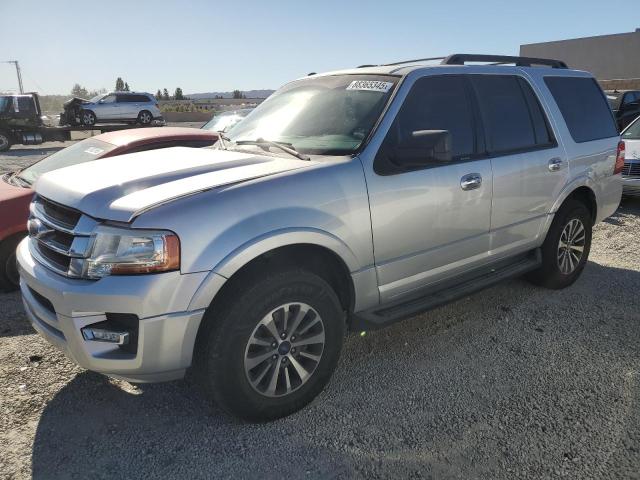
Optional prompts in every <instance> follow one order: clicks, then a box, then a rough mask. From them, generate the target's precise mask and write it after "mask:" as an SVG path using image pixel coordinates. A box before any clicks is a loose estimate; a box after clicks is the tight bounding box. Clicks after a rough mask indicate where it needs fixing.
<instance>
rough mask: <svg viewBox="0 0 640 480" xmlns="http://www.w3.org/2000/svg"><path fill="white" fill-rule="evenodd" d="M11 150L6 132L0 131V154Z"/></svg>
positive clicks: (9, 138)
mask: <svg viewBox="0 0 640 480" xmlns="http://www.w3.org/2000/svg"><path fill="white" fill-rule="evenodd" d="M10 148H11V137H10V136H9V134H8V133H7V132H3V131H1V130H0V152H6V151H7V150H9V149H10Z"/></svg>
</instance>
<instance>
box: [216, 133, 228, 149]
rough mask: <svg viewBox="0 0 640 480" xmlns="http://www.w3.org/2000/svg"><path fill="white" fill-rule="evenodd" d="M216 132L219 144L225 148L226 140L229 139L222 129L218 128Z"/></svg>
mask: <svg viewBox="0 0 640 480" xmlns="http://www.w3.org/2000/svg"><path fill="white" fill-rule="evenodd" d="M216 133H217V134H218V140H219V141H220V146H221V147H222V149H223V150H226V149H227V142H228V141H230V140H231V139H230V138H229V137H227V136H226V135H225V134H224V131H223V130H219V131H217V132H216Z"/></svg>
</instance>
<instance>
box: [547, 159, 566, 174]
mask: <svg viewBox="0 0 640 480" xmlns="http://www.w3.org/2000/svg"><path fill="white" fill-rule="evenodd" d="M562 163H563V162H562V160H561V159H560V158H557V157H556V158H552V159H551V160H549V171H550V172H557V171H558V170H560V169H561V168H562Z"/></svg>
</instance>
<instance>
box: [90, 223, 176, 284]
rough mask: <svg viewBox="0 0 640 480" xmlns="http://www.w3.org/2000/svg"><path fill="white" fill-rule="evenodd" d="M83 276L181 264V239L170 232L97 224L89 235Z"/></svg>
mask: <svg viewBox="0 0 640 480" xmlns="http://www.w3.org/2000/svg"><path fill="white" fill-rule="evenodd" d="M92 244H93V245H92V247H91V255H90V256H89V258H88V259H87V261H86V268H85V276H86V277H88V278H102V277H105V276H107V275H133V274H139V273H154V272H168V271H170V270H178V269H179V268H180V240H179V239H178V237H177V235H176V234H175V233H172V232H163V231H158V230H127V229H124V228H117V227H109V226H100V227H98V228H96V230H95V232H94V233H93V235H92Z"/></svg>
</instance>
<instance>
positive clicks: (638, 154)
mask: <svg viewBox="0 0 640 480" xmlns="http://www.w3.org/2000/svg"><path fill="white" fill-rule="evenodd" d="M622 140H623V141H624V146H625V149H624V168H623V169H622V194H623V195H634V196H635V195H640V117H638V118H636V119H635V120H634V121H633V122H632V123H631V125H629V126H628V127H627V128H626V129H624V130H623V131H622Z"/></svg>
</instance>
